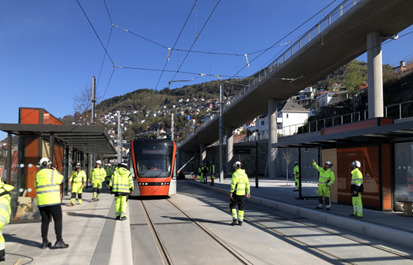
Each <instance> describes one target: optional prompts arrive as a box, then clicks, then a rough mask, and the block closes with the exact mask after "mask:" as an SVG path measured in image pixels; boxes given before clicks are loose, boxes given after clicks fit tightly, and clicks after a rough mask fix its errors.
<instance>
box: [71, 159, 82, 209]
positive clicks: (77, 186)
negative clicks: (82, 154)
mask: <svg viewBox="0 0 413 265" xmlns="http://www.w3.org/2000/svg"><path fill="white" fill-rule="evenodd" d="M85 186H86V172H85V171H84V170H82V165H81V164H80V163H77V164H76V169H75V172H72V174H71V176H70V179H69V187H72V198H71V199H70V205H72V206H75V204H76V194H77V198H78V204H79V205H81V204H82V201H83V200H82V193H83V188H84V187H85Z"/></svg>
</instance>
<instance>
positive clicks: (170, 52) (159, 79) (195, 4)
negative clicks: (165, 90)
mask: <svg viewBox="0 0 413 265" xmlns="http://www.w3.org/2000/svg"><path fill="white" fill-rule="evenodd" d="M197 2H198V1H197V0H195V2H194V4H193V5H192V8H191V11H190V12H189V14H188V16H187V17H186V20H185V23H184V25H183V26H182V28H181V30H180V32H179V34H178V37H177V38H176V40H175V43H174V46H173V47H172V48H168V58H167V60H166V62H165V64H164V66H163V69H162V72H161V74H160V76H159V78H158V82H157V83H156V86H155V90H156V89H157V88H158V85H159V82H160V81H161V78H162V75H163V73H164V71H165V68H166V65H167V64H168V62H169V58H170V56H171V55H172V51H173V50H174V49H175V47H176V44H177V43H178V41H179V39H180V37H181V35H182V32H183V31H184V29H185V26H186V24H187V23H188V20H189V18H190V16H191V14H192V11H193V10H194V8H196V6H197Z"/></svg>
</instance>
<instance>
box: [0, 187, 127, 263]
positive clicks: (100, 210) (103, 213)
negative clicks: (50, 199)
mask: <svg viewBox="0 0 413 265" xmlns="http://www.w3.org/2000/svg"><path fill="white" fill-rule="evenodd" d="M90 190H91V189H90V188H89V190H87V191H86V192H84V193H83V194H84V195H83V197H84V198H85V199H84V200H83V204H82V205H76V206H70V204H69V199H70V198H69V196H65V197H64V198H63V205H62V210H63V240H64V241H65V242H66V243H68V244H69V248H66V249H49V248H47V249H41V248H40V246H41V242H42V239H41V233H40V226H41V223H40V222H30V223H19V224H17V223H15V224H9V225H7V226H6V228H5V229H4V231H3V233H4V237H5V240H6V262H4V263H2V264H16V265H17V264H41V265H49V264H50V265H52V264H53V265H56V264H76V265H83V264H84V265H86V264H96V265H104V264H132V250H131V243H130V229H129V227H130V225H129V221H128V220H126V221H116V220H115V206H114V197H113V195H110V194H109V193H103V194H102V195H101V198H100V200H99V201H98V202H92V200H91V198H92V193H91V191H90ZM124 238H126V240H124ZM49 241H51V242H52V245H54V243H55V241H56V236H55V232H54V223H53V222H51V223H50V226H49ZM120 249H121V250H122V251H123V252H120V251H119V250H120ZM125 253H126V254H127V255H126V256H127V257H130V258H127V259H126V260H125V257H124V256H123V255H122V254H125Z"/></svg>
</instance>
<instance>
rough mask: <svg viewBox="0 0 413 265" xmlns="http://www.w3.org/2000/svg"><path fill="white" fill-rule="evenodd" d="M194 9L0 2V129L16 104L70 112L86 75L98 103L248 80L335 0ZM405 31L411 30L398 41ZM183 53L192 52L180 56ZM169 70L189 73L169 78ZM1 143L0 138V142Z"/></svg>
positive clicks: (404, 42) (152, 1) (405, 51)
mask: <svg viewBox="0 0 413 265" xmlns="http://www.w3.org/2000/svg"><path fill="white" fill-rule="evenodd" d="M194 2H195V0H175V1H172V0H159V1H158V0H106V1H104V0H59V1H56V0H37V1H32V0H2V1H0V55H1V59H0V91H1V99H2V100H1V104H0V113H1V115H0V123H17V121H18V108H19V107H41V108H44V109H46V110H47V111H49V112H50V113H52V114H53V115H54V116H56V117H63V116H65V115H67V114H73V113H74V110H73V101H74V100H73V98H74V96H76V95H80V94H81V92H82V91H83V90H84V89H85V88H90V87H91V80H92V76H96V77H97V78H98V80H97V84H98V86H97V94H98V96H100V98H101V99H107V98H110V97H114V96H117V95H122V94H125V93H128V92H131V91H134V90H137V89H141V88H152V89H153V88H156V89H158V90H161V89H163V88H165V87H168V86H169V87H170V88H171V89H173V88H177V87H182V86H184V85H190V84H194V83H201V82H207V81H210V80H216V79H217V78H216V77H214V75H221V76H222V77H224V78H227V77H231V76H234V75H238V76H240V77H246V76H249V75H251V74H253V73H255V72H256V71H259V70H260V69H262V68H264V67H265V66H266V65H268V63H269V62H270V61H271V59H272V58H275V56H276V55H277V54H279V53H280V52H281V51H282V49H283V48H285V47H286V46H285V45H276V46H274V48H272V49H270V50H269V51H268V52H266V53H265V54H263V55H262V56H260V57H258V58H255V57H256V56H257V55H258V54H259V52H258V51H260V50H262V49H266V48H268V47H270V46H272V45H273V44H275V43H277V42H278V41H280V40H281V39H282V38H283V37H284V36H285V35H287V34H288V33H290V32H291V31H292V30H294V29H295V28H296V27H298V26H299V25H301V24H302V23H303V22H305V21H306V20H307V19H309V18H311V17H312V16H314V15H316V14H317V13H318V12H320V11H321V10H323V8H325V7H327V6H328V5H329V4H330V3H331V2H334V3H333V4H332V5H330V6H328V7H327V8H325V10H324V12H320V13H318V15H316V16H315V17H314V18H313V19H312V20H310V21H309V22H308V23H307V24H305V25H304V26H303V27H301V28H299V29H298V30H297V31H295V32H294V33H293V34H291V35H290V36H289V37H287V38H286V39H284V40H282V41H281V42H280V44H283V43H285V42H288V41H291V40H294V39H295V38H296V37H297V36H299V35H301V34H302V33H304V32H305V31H306V30H308V29H309V28H311V27H312V26H313V25H315V24H316V23H317V22H318V21H319V20H321V18H322V17H323V16H324V15H325V14H327V13H328V12H329V11H331V9H332V8H334V7H336V6H337V5H338V4H339V3H340V2H341V1H332V0H291V1H285V0H254V1H251V0H236V1H235V0H231V1H228V0H226V1H225V0H222V1H218V0H199V1H198V2H197V5H196V7H195V8H194V9H193V11H192V13H191V15H190V16H189V17H188V15H189V14H190V11H191V9H192V7H193V6H194ZM218 2H219V3H218ZM78 3H80V5H81V7H82V8H83V10H84V12H85V13H86V14H87V17H88V19H89V20H90V22H91V24H92V25H93V27H94V30H95V31H96V33H97V35H98V36H99V39H100V40H99V39H98V37H97V36H96V34H95V32H94V30H93V29H92V27H91V26H90V24H89V22H88V20H87V19H86V17H85V15H84V13H83V11H82V8H81V7H80V6H79V4H78ZM217 3H218V4H217ZM105 4H106V5H105ZM106 6H107V8H106ZM109 15H110V17H109ZM110 18H111V19H112V23H113V24H111V20H110ZM187 18H188V19H187ZM186 20H187V23H186V25H185V27H183V25H184V23H185V21H186ZM111 25H113V26H111ZM182 29H183V30H182ZM126 30H127V31H126ZM181 30H182V34H181V36H180V38H179V40H178V41H177V44H176V46H175V49H178V50H180V51H177V50H173V51H172V53H171V55H170V59H169V61H168V63H167V64H166V67H165V70H167V71H165V72H164V73H163V74H162V75H161V71H160V70H162V69H164V66H165V63H166V62H167V57H168V48H172V47H174V44H175V42H176V40H177V38H178V35H179V34H180V32H181ZM411 31H413V27H409V28H408V29H406V30H405V31H404V32H401V33H400V34H399V35H403V34H404V33H409V32H411ZM197 35H198V38H197V39H196V36H197ZM109 37H110V39H109ZM108 40H109V41H108ZM101 42H102V43H103V44H104V46H106V44H107V43H109V44H108V49H107V51H108V54H109V56H110V58H111V60H110V59H109V58H108V57H107V56H106V58H105V60H104V57H105V51H104V48H103V47H102V45H101ZM412 43H413V34H409V35H407V36H405V37H402V38H399V39H398V40H397V41H392V42H390V43H388V44H386V45H384V46H383V63H384V64H391V65H393V66H396V65H398V64H399V61H400V60H407V59H412V58H413V45H412ZM191 47H192V51H198V52H190V53H187V52H186V51H184V50H189V49H191ZM199 52H202V53H199ZM218 53H219V54H218ZM244 54H248V59H249V61H252V62H251V65H250V67H244V66H245V64H246V60H245V57H244ZM360 59H362V60H365V56H361V57H360ZM113 66H116V68H115V70H114V71H113V69H114V67H113ZM127 67H130V68H136V69H127ZM138 68H139V69H141V70H137V69H138ZM177 69H179V70H180V72H187V73H190V74H183V73H180V74H176V72H175V71H176V70H177ZM112 73H113V75H112ZM201 74H206V76H203V75H201ZM111 77H112V78H111ZM179 80H185V81H182V82H177V81H179ZM109 81H110V82H109ZM170 81H174V82H171V83H170V84H169V82H170ZM4 137H5V134H4V133H2V132H1V133H0V138H1V139H3V138H4Z"/></svg>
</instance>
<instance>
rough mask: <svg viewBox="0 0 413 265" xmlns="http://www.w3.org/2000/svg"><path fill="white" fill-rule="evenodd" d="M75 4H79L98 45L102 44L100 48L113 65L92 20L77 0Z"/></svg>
mask: <svg viewBox="0 0 413 265" xmlns="http://www.w3.org/2000/svg"><path fill="white" fill-rule="evenodd" d="M76 2H77V4H78V5H79V7H80V9H81V10H82V12H83V14H84V15H85V17H86V19H87V21H88V22H89V25H90V27H91V28H92V30H93V32H94V33H95V35H96V37H97V38H98V40H99V42H100V45H101V46H102V48H103V49H104V50H105V53H106V55H107V56H108V58H109V60H110V62H111V63H112V65H113V66H115V63H114V62H113V60H112V58H111V57H110V55H109V53H108V51H107V49H106V47H105V45H103V42H102V40H101V39H100V37H99V34H98V33H97V32H96V29H95V27H94V26H93V24H92V22H91V21H90V19H89V17H88V15H87V14H86V12H85V10H84V9H83V7H82V5H81V4H80V2H79V0H76Z"/></svg>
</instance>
